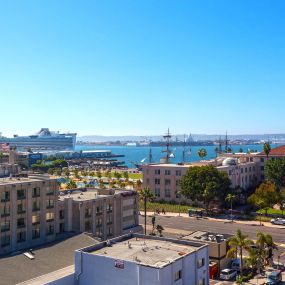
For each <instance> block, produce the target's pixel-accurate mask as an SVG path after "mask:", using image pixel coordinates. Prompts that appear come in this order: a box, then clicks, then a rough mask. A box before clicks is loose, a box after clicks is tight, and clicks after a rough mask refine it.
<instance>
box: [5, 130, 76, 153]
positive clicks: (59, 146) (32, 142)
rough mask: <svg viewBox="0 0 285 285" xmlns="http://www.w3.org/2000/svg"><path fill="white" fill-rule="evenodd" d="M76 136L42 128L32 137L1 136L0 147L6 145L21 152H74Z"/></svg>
mask: <svg viewBox="0 0 285 285" xmlns="http://www.w3.org/2000/svg"><path fill="white" fill-rule="evenodd" d="M76 135H77V134H76V133H59V132H52V131H50V130H49V129H48V128H42V129H41V130H40V131H39V132H37V133H36V134H34V135H30V136H18V135H14V137H12V138H8V137H3V136H1V134H0V145H3V144H6V145H9V147H16V148H17V149H19V150H28V149H31V150H74V148H75V144H76Z"/></svg>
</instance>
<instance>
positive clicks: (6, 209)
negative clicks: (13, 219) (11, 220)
mask: <svg viewBox="0 0 285 285" xmlns="http://www.w3.org/2000/svg"><path fill="white" fill-rule="evenodd" d="M7 216H10V206H9V204H3V205H1V217H7Z"/></svg>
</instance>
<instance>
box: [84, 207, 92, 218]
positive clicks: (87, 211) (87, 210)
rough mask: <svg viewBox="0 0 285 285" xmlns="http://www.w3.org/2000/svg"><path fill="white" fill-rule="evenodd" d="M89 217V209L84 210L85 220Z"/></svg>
mask: <svg viewBox="0 0 285 285" xmlns="http://www.w3.org/2000/svg"><path fill="white" fill-rule="evenodd" d="M90 217H91V209H90V208H85V218H90Z"/></svg>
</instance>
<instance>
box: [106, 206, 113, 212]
mask: <svg viewBox="0 0 285 285" xmlns="http://www.w3.org/2000/svg"><path fill="white" fill-rule="evenodd" d="M112 211H113V205H112V204H108V205H107V212H109V213H110V212H112Z"/></svg>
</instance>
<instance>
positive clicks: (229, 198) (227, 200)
mask: <svg viewBox="0 0 285 285" xmlns="http://www.w3.org/2000/svg"><path fill="white" fill-rule="evenodd" d="M235 198H236V196H235V195H234V194H231V193H229V194H228V195H227V197H226V199H225V201H226V202H229V203H230V204H231V220H232V222H233V221H234V219H233V200H234V199H235Z"/></svg>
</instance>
